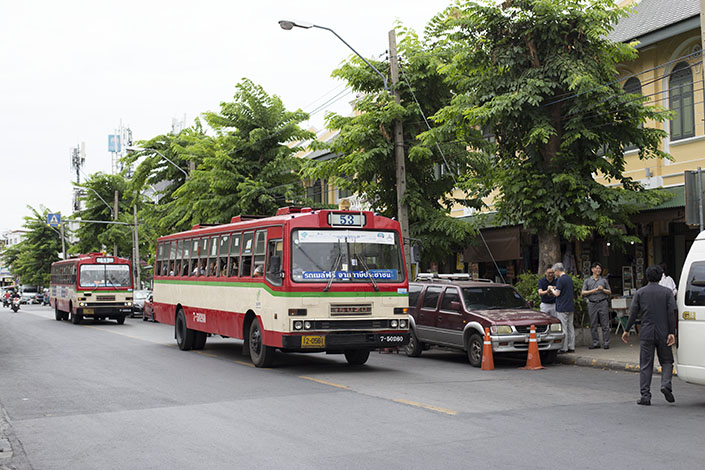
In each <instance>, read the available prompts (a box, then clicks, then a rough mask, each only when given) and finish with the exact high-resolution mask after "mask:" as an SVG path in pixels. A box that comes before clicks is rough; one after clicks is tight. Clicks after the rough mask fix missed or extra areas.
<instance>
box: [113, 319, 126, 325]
mask: <svg viewBox="0 0 705 470" xmlns="http://www.w3.org/2000/svg"><path fill="white" fill-rule="evenodd" d="M115 321H117V324H118V325H123V324H124V323H125V317H117V318H116V319H115Z"/></svg>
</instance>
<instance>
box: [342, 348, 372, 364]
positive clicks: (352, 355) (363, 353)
mask: <svg viewBox="0 0 705 470" xmlns="http://www.w3.org/2000/svg"><path fill="white" fill-rule="evenodd" d="M344 352H345V359H346V360H347V361H348V364H350V365H351V366H361V365H362V364H364V363H365V362H367V359H368V358H369V357H370V351H369V349H348V350H346V351H344Z"/></svg>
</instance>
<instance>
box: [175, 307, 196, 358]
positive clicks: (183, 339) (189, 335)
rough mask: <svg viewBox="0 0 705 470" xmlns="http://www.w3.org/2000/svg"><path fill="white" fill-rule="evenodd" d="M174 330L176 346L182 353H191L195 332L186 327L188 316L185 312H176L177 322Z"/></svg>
mask: <svg viewBox="0 0 705 470" xmlns="http://www.w3.org/2000/svg"><path fill="white" fill-rule="evenodd" d="M174 329H175V330H176V331H175V332H176V345H177V346H178V347H179V349H181V350H182V351H189V350H191V349H193V336H194V334H193V333H194V332H193V330H192V329H190V328H189V327H187V326H186V315H184V311H183V310H181V309H179V311H178V312H176V321H175V322H174Z"/></svg>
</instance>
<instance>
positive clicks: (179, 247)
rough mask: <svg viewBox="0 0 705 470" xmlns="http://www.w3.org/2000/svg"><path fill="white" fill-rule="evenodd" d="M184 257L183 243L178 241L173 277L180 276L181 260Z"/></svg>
mask: <svg viewBox="0 0 705 470" xmlns="http://www.w3.org/2000/svg"><path fill="white" fill-rule="evenodd" d="M183 257H184V241H183V240H179V241H178V242H177V244H176V260H175V261H174V276H179V275H181V259H182V258H183Z"/></svg>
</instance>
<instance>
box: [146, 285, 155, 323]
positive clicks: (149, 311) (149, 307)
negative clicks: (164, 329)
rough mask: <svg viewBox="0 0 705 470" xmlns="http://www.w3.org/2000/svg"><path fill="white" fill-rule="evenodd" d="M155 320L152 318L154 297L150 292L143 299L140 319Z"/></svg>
mask: <svg viewBox="0 0 705 470" xmlns="http://www.w3.org/2000/svg"><path fill="white" fill-rule="evenodd" d="M147 320H150V321H154V322H155V321H157V320H155V318H154V298H153V297H152V293H151V292H150V293H149V296H148V297H147V299H146V300H145V301H144V306H143V307H142V321H147Z"/></svg>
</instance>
